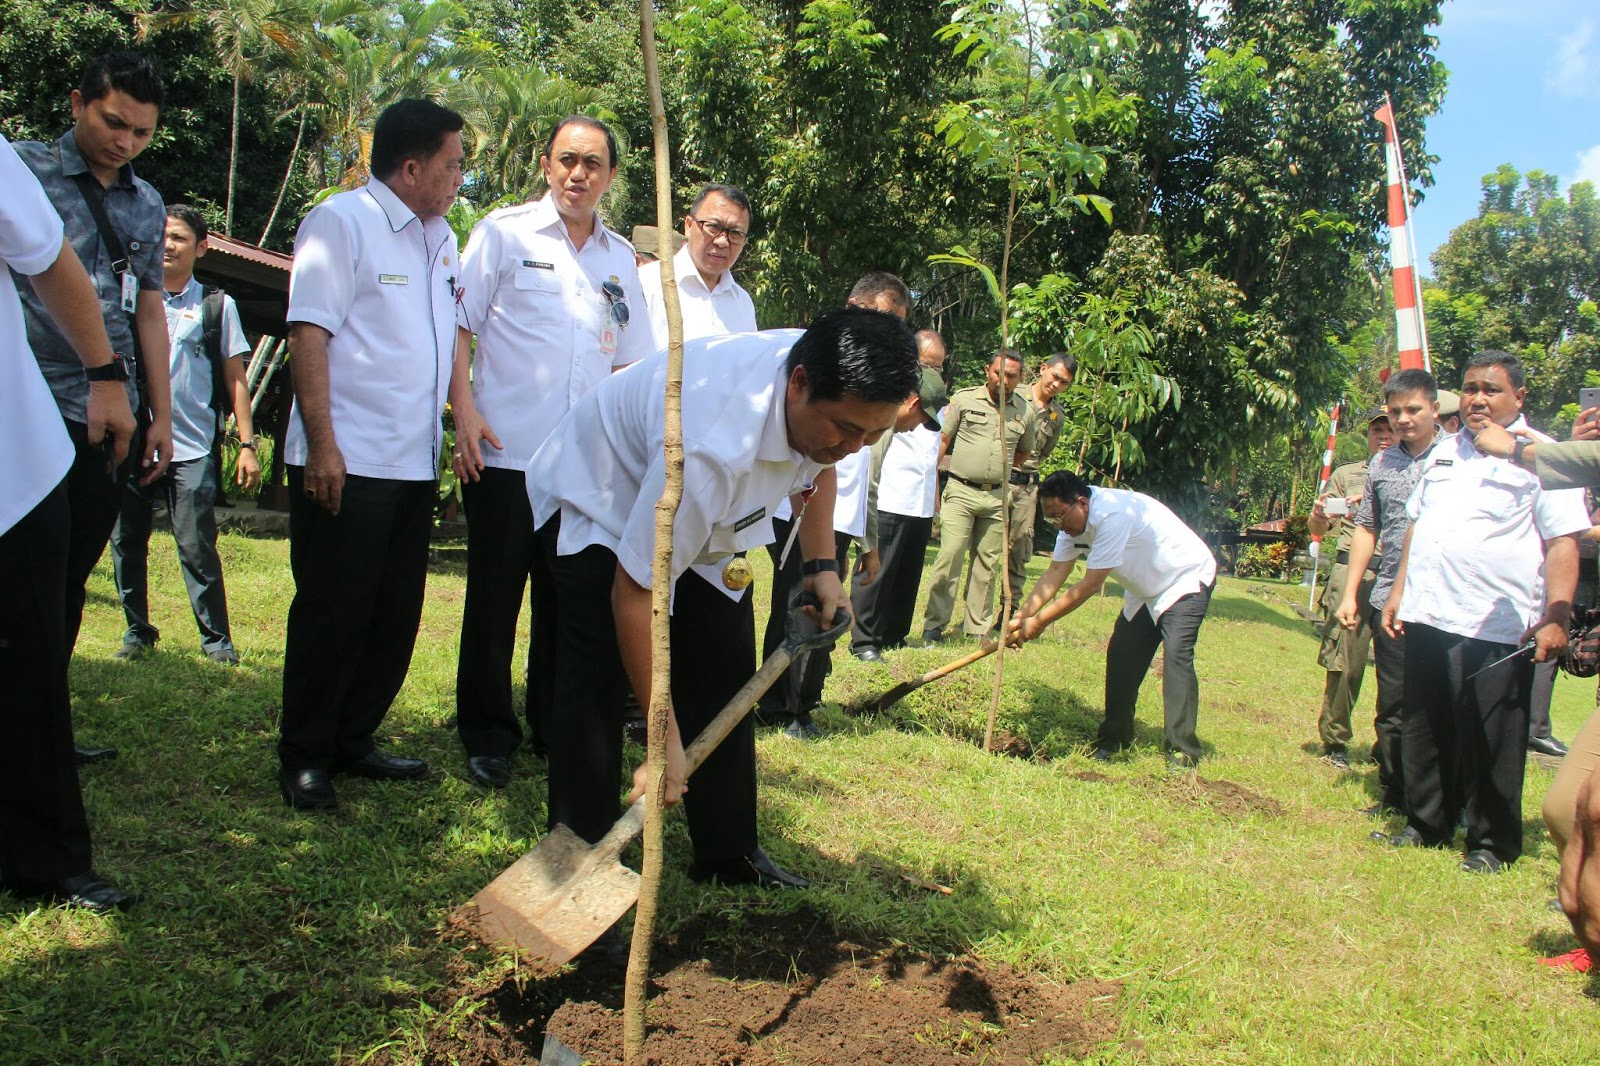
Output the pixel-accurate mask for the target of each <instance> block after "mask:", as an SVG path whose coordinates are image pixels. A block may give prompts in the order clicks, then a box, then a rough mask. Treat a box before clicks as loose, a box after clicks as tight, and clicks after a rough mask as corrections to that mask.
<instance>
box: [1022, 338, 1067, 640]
mask: <svg viewBox="0 0 1600 1066" xmlns="http://www.w3.org/2000/svg"><path fill="white" fill-rule="evenodd" d="M1077 372H1078V357H1077V356H1075V355H1073V354H1071V353H1070V352H1056V353H1054V354H1053V355H1051V356H1049V357H1047V358H1046V359H1045V360H1044V362H1042V363H1040V364H1039V374H1038V376H1037V377H1035V378H1034V380H1033V384H1032V385H1030V386H1028V399H1029V400H1030V401H1031V402H1032V403H1033V416H1034V419H1035V426H1036V429H1035V434H1034V447H1033V452H1032V453H1031V454H1030V455H1029V456H1028V457H1027V458H1026V459H1024V460H1023V461H1022V464H1021V465H1020V466H1018V467H1017V468H1016V469H1015V470H1013V471H1012V472H1011V522H1010V525H1011V543H1010V544H1009V545H1007V547H1006V579H1007V580H1008V581H1010V582H1011V609H1012V610H1013V611H1015V610H1016V607H1017V603H1018V602H1019V601H1020V600H1021V599H1022V592H1023V589H1025V588H1027V585H1028V560H1029V559H1032V558H1033V541H1034V523H1035V516H1036V515H1037V513H1038V510H1037V508H1038V497H1039V464H1040V463H1042V462H1044V460H1046V459H1048V458H1050V453H1051V452H1053V451H1055V450H1056V442H1057V441H1059V440H1060V439H1061V434H1062V432H1063V431H1065V430H1066V428H1067V409H1066V408H1065V407H1062V406H1061V403H1060V401H1058V400H1057V399H1056V397H1057V396H1060V395H1061V394H1062V393H1063V392H1065V391H1066V390H1067V389H1068V388H1069V387H1071V385H1072V379H1073V377H1074V376H1075V375H1076V374H1077Z"/></svg>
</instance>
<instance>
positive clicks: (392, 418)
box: [283, 179, 461, 481]
mask: <svg viewBox="0 0 1600 1066" xmlns="http://www.w3.org/2000/svg"><path fill="white" fill-rule="evenodd" d="M460 269H461V264H460V263H459V262H458V261H457V254H456V238H455V234H454V233H452V232H451V230H450V224H449V223H448V222H446V221H445V220H444V219H443V218H430V219H428V220H427V221H426V222H423V221H422V220H421V219H419V218H418V217H417V216H416V213H415V212H413V211H412V210H411V208H409V207H407V206H406V205H405V204H404V203H403V202H402V201H401V200H400V198H399V197H398V196H396V195H395V194H394V192H393V191H392V190H391V189H390V188H389V187H388V186H387V185H385V184H384V183H383V182H381V181H379V180H377V179H373V180H372V181H370V182H368V183H367V184H366V185H365V186H363V187H362V188H359V189H355V190H353V191H351V192H342V193H339V194H337V195H336V196H331V197H329V198H328V199H327V200H324V201H323V202H322V203H320V204H318V205H317V206H316V207H314V208H312V209H311V213H310V214H308V215H307V216H306V218H305V221H304V222H302V223H300V230H299V232H298V233H296V234H295V239H294V267H293V269H292V271H291V272H290V275H289V314H288V319H289V321H290V322H291V323H294V322H309V323H310V324H312V325H314V326H321V327H322V328H323V329H325V330H327V331H328V332H329V333H330V334H331V336H330V337H329V338H328V411H329V414H330V415H331V417H332V421H333V434H334V439H335V440H336V441H337V442H338V445H339V451H340V452H341V453H342V454H343V455H344V463H345V469H346V470H347V471H349V473H351V474H354V475H357V476H359V477H372V478H386V479H389V480H391V481H435V480H437V479H438V477H439V445H440V442H441V440H442V437H443V426H442V424H441V422H440V415H441V414H442V413H443V412H444V403H445V394H446V392H447V391H448V389H449V386H450V364H451V361H452V360H453V358H454V355H455V335H456V312H455V295H454V292H453V291H452V287H453V285H454V279H455V275H456V272H457V271H458V270H460ZM283 457H284V462H286V463H289V464H290V465H293V466H304V465H305V462H306V458H307V448H306V432H305V425H304V423H303V422H302V421H301V419H300V406H299V403H298V401H296V403H295V406H294V409H293V411H292V412H291V414H290V417H289V433H288V440H287V442H286V443H285V445H284V450H283Z"/></svg>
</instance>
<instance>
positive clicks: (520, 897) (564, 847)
mask: <svg viewBox="0 0 1600 1066" xmlns="http://www.w3.org/2000/svg"><path fill="white" fill-rule="evenodd" d="M840 615H841V618H842V621H840V622H839V623H837V624H836V625H835V626H834V627H833V628H832V629H829V630H825V631H820V632H819V631H817V626H816V622H815V621H814V620H813V619H812V617H811V616H810V615H806V614H804V613H802V612H801V611H800V610H799V609H798V608H797V609H796V610H795V612H794V613H792V614H791V615H790V624H789V635H788V636H787V637H786V638H785V639H784V641H783V643H782V644H780V645H779V646H778V647H777V649H776V650H775V651H774V652H773V653H772V655H770V656H769V657H768V658H767V661H766V662H764V663H762V664H761V669H759V670H757V671H756V673H755V675H754V676H753V677H751V678H750V680H749V681H747V682H745V684H744V687H743V688H741V689H740V690H739V691H738V692H737V693H736V694H735V695H734V697H733V699H731V700H729V701H728V703H727V705H726V706H725V707H723V708H722V710H721V711H720V712H719V713H718V714H717V716H716V718H714V719H712V720H711V724H710V725H708V726H706V727H705V729H704V730H702V731H701V733H700V735H699V736H697V737H695V738H694V741H693V743H691V744H690V745H689V746H688V747H687V748H686V749H684V753H683V755H684V762H685V764H686V768H687V772H688V773H690V774H693V773H694V772H695V770H696V769H698V768H699V766H700V764H701V763H702V762H704V761H705V758H706V756H707V755H709V754H711V751H712V750H713V749H714V748H716V746H717V745H718V744H720V743H722V741H723V739H724V738H725V737H726V736H727V735H728V734H729V733H731V732H732V731H733V728H734V726H736V725H738V724H739V721H740V720H741V719H742V718H744V716H745V715H746V714H748V713H749V711H750V708H751V707H753V706H755V702H756V700H758V699H760V698H761V695H762V693H764V692H766V691H767V689H768V688H769V687H771V685H772V682H773V680H774V679H776V678H777V676H778V675H779V674H781V673H782V672H783V670H784V668H785V667H787V666H788V665H789V663H790V661H791V660H792V659H793V658H794V657H795V656H796V655H797V654H799V653H800V652H802V651H807V650H810V649H812V648H818V647H822V646H824V645H826V644H831V643H832V642H833V641H836V640H838V639H839V637H840V636H842V635H843V634H844V633H846V632H847V631H848V630H849V628H850V616H849V615H848V614H845V613H844V612H840ZM808 630H809V632H808ZM644 805H645V797H643V796H641V797H639V798H638V799H637V800H635V801H634V802H633V804H632V806H630V807H629V808H628V810H627V812H626V813H624V814H623V816H622V817H621V818H619V819H617V822H616V824H615V825H613V826H612V827H611V829H610V831H609V832H607V833H606V835H605V836H604V837H602V838H601V839H600V841H599V842H598V843H595V844H590V843H588V842H587V841H585V840H584V839H583V838H582V837H580V836H578V834H576V833H574V832H573V831H572V830H570V829H568V828H567V827H566V826H565V825H560V824H558V825H556V827H555V828H554V829H552V830H551V831H550V832H549V833H548V834H546V836H545V838H544V839H543V840H541V841H539V843H538V844H537V845H536V846H535V847H534V848H533V850H532V851H530V852H528V853H527V854H526V855H524V856H523V857H522V858H520V859H518V860H517V861H516V862H514V863H512V864H511V866H510V867H508V868H507V869H506V871H505V872H504V873H502V874H501V875H500V876H499V877H496V878H495V879H494V880H493V881H491V882H490V883H489V884H488V885H487V886H486V887H485V888H484V889H483V890H482V891H480V892H479V893H478V894H477V895H476V896H473V897H472V902H473V903H474V904H476V905H477V908H478V914H477V921H476V926H477V931H478V935H479V936H480V937H481V938H482V939H483V940H484V941H485V942H486V943H490V944H501V945H504V946H507V947H515V948H517V949H518V950H520V951H521V952H522V953H523V955H524V956H525V957H527V958H528V959H529V960H530V961H533V962H535V963H542V964H543V965H545V966H548V967H549V968H551V969H554V968H555V967H557V966H560V965H562V964H563V963H567V962H570V961H572V959H574V958H576V957H577V956H578V954H579V953H580V952H582V951H583V950H584V949H585V948H587V947H588V946H589V945H590V944H593V943H594V942H595V941H596V940H598V939H600V935H601V934H602V933H604V932H605V931H606V930H607V929H609V928H611V926H612V925H614V924H615V923H616V922H617V920H618V919H620V918H621V917H622V916H623V915H625V914H627V913H628V911H629V910H630V909H632V907H633V905H634V904H635V903H636V902H638V899H639V875H638V874H637V873H635V872H634V871H633V870H630V869H628V868H627V867H626V866H623V865H622V863H621V862H619V861H618V856H620V855H621V854H622V849H623V848H625V847H627V846H628V843H629V842H630V841H632V840H633V838H634V837H636V836H638V835H639V833H640V831H642V830H643V829H644Z"/></svg>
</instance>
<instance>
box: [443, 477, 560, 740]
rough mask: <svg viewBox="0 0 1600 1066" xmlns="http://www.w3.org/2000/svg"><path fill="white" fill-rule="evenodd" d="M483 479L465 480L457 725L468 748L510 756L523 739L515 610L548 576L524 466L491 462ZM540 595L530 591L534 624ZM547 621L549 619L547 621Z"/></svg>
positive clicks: (536, 734) (537, 732) (530, 668)
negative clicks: (515, 677)
mask: <svg viewBox="0 0 1600 1066" xmlns="http://www.w3.org/2000/svg"><path fill="white" fill-rule="evenodd" d="M479 476H480V480H478V481H469V482H463V483H462V485H461V495H462V500H463V502H464V503H465V505H466V511H467V597H466V604H465V606H464V607H463V608H462V612H461V652H460V655H459V656H458V658H457V660H456V730H457V732H459V733H460V734H461V744H462V746H463V747H465V748H466V749H467V754H468V755H469V756H471V755H498V756H501V757H509V756H510V755H511V753H512V752H514V751H516V750H517V747H518V745H520V744H521V743H522V729H521V727H520V726H518V724H517V713H516V710H515V709H514V708H513V707H512V697H511V659H512V657H513V655H514V653H515V650H516V643H517V617H518V616H519V615H520V614H521V613H522V593H523V589H524V588H526V587H527V585H528V582H529V580H530V579H531V580H532V581H533V584H534V586H535V587H538V584H539V582H540V581H543V580H547V579H548V578H547V576H546V572H545V563H544V559H543V557H542V555H541V554H540V552H539V551H538V549H537V545H536V542H535V540H534V535H533V509H532V507H530V506H529V504H528V488H527V484H526V482H525V481H524V478H523V474H522V471H520V470H500V469H497V468H495V467H486V468H485V469H484V470H483V472H482V473H481V474H480V475H479ZM540 603H541V601H540V600H539V598H538V597H537V596H535V597H533V605H534V618H533V628H534V629H538V628H539V625H540V619H539V616H538V611H539V604H540ZM545 624H549V623H548V622H546V623H545ZM525 676H526V678H527V689H526V691H528V692H531V691H533V676H534V654H533V645H532V644H531V643H530V645H529V648H528V660H527V666H526V674H525ZM532 707H533V703H532V701H531V700H529V701H528V703H527V710H528V724H529V726H530V727H531V728H532V731H533V747H534V750H535V751H538V752H543V750H544V742H543V739H542V731H541V728H540V726H539V724H538V723H537V722H536V721H535V720H534V716H533V714H532Z"/></svg>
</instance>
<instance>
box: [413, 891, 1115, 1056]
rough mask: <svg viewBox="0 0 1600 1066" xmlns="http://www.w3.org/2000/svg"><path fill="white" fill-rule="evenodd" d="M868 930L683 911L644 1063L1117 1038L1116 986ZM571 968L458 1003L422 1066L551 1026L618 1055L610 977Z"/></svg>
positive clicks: (939, 1052) (659, 978)
mask: <svg viewBox="0 0 1600 1066" xmlns="http://www.w3.org/2000/svg"><path fill="white" fill-rule="evenodd" d="M869 939H870V938H859V937H847V936H842V935H840V934H838V933H836V932H834V931H833V930H832V929H830V928H829V926H828V924H827V922H826V920H825V919H824V918H822V917H821V916H820V915H818V914H817V913H816V912H814V911H811V910H808V909H804V908H802V909H800V910H797V911H794V912H791V913H788V914H777V915H775V914H762V913H745V914H730V913H729V912H727V911H724V912H721V913H719V914H715V915H706V916H704V917H702V918H698V919H695V920H694V921H692V922H691V923H689V924H688V925H687V926H685V927H683V928H681V929H680V930H678V931H677V932H676V933H675V934H673V935H671V936H669V937H667V938H665V940H664V941H663V942H662V943H661V944H660V945H658V947H657V949H656V952H655V958H654V960H653V964H652V970H653V972H654V974H655V975H656V976H655V977H654V979H653V980H652V983H651V984H652V987H651V999H650V1003H649V1008H648V1014H647V1024H648V1026H649V1033H648V1036H647V1038H646V1042H645V1060H646V1061H647V1062H649V1063H651V1064H653V1066H708V1064H717V1066H779V1064H785V1066H787V1064H792V1063H844V1062H852V1061H860V1062H892V1063H896V1064H897V1066H933V1064H935V1063H937V1064H940V1066H948V1064H950V1063H960V1062H973V1063H976V1062H983V1063H987V1064H990V1066H1025V1064H1030V1063H1037V1062H1039V1061H1041V1060H1043V1059H1044V1058H1045V1057H1046V1056H1048V1055H1051V1054H1052V1053H1053V1054H1056V1055H1060V1056H1070V1057H1078V1056H1081V1055H1083V1054H1085V1053H1087V1052H1089V1051H1091V1050H1093V1049H1094V1048H1096V1047H1098V1046H1101V1045H1103V1044H1105V1043H1107V1042H1108V1041H1111V1040H1114V1039H1116V1035H1117V1015H1116V1013H1115V1011H1114V1010H1113V1009H1112V1004H1113V1002H1114V1001H1115V999H1116V997H1117V995H1118V993H1119V991H1120V986H1118V985H1117V984H1116V983H1115V982H1109V981H1093V980H1090V981H1080V982H1076V983H1072V984H1060V983H1057V982H1055V981H1053V980H1051V979H1049V978H1047V977H1043V976H1040V975H1030V974H1026V973H1023V972H1021V971H1018V970H1015V969H1013V968H1011V967H1010V966H1006V965H1004V964H999V963H989V962H983V961H980V960H978V959H975V958H972V957H971V956H966V955H963V956H957V957H946V956H940V955H924V954H919V953H916V952H913V951H910V950H909V949H907V948H905V947H903V946H894V945H891V944H889V943H887V942H884V943H871V942H868V941H869ZM580 974H581V967H580V970H579V971H578V972H573V973H569V974H567V975H565V976H563V977H561V978H558V979H556V980H555V981H553V982H529V983H528V984H526V985H525V986H524V987H523V989H522V990H521V991H518V990H517V989H516V988H515V986H514V985H512V984H511V983H507V984H506V985H504V986H502V987H501V988H500V989H498V990H495V991H494V992H492V993H490V994H489V995H487V996H486V997H484V998H483V1000H482V1003H481V1006H480V1009H479V1010H476V1011H473V1012H471V1014H470V1015H469V1017H470V1018H471V1019H472V1025H471V1026H470V1029H471V1030H473V1031H471V1032H466V1031H463V1028H464V1027H463V1026H461V1025H460V1024H459V1022H458V1024H456V1025H454V1026H451V1027H450V1028H449V1030H446V1029H444V1028H441V1030H440V1031H439V1032H438V1033H437V1034H436V1038H430V1039H429V1042H428V1043H429V1047H428V1050H427V1056H426V1058H425V1059H424V1061H427V1062H440V1063H443V1062H449V1061H452V1059H455V1060H457V1061H461V1062H464V1063H478V1062H502V1063H534V1062H537V1061H538V1056H539V1054H540V1051H541V1049H542V1048H543V1044H544V1034H545V1032H549V1033H550V1034H551V1035H552V1036H554V1037H555V1038H556V1039H558V1040H559V1041H560V1042H561V1043H562V1044H563V1045H565V1046H566V1047H567V1048H569V1049H571V1050H572V1051H574V1052H576V1053H578V1054H579V1055H581V1056H583V1058H584V1059H585V1060H586V1061H589V1062H593V1063H596V1064H601V1063H620V1062H621V1061H622V1012H621V1006H622V972H621V970H620V969H617V970H616V971H615V972H614V973H613V974H611V975H609V979H608V980H598V979H597V975H588V976H580ZM558 996H559V997H561V998H562V999H564V1000H565V1002H559V1000H558V999H557V997H558ZM557 1002H559V1005H554V1004H555V1003H557ZM552 1006H554V1009H553V1012H552Z"/></svg>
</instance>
